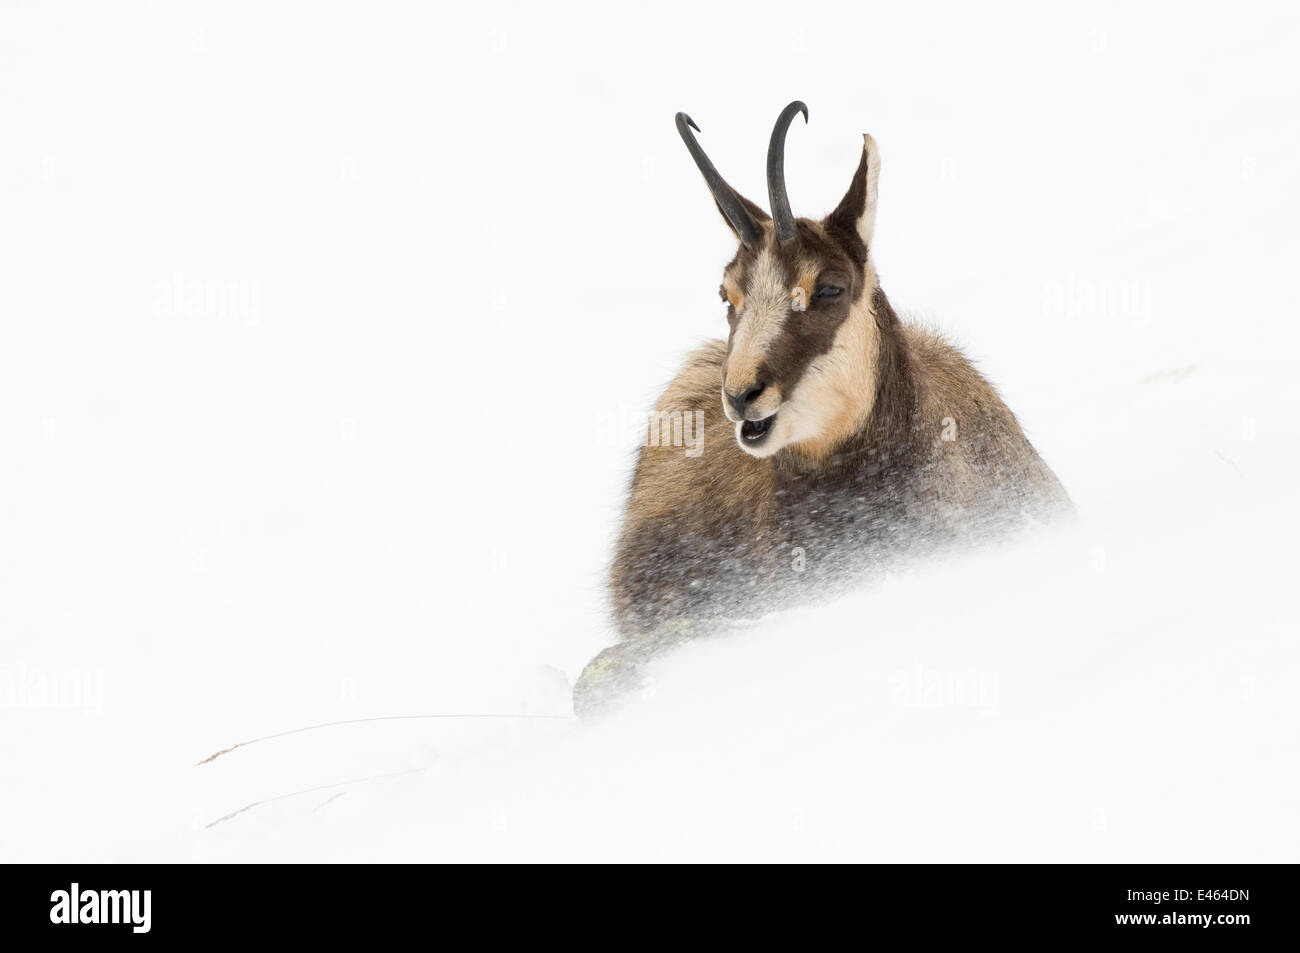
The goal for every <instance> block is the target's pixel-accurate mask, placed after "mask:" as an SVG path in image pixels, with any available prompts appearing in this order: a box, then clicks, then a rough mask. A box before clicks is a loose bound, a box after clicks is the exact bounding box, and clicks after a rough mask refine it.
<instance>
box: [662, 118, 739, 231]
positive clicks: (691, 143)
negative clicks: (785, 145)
mask: <svg viewBox="0 0 1300 953" xmlns="http://www.w3.org/2000/svg"><path fill="white" fill-rule="evenodd" d="M692 129H694V130H695V132H699V131H700V127H699V126H697V125H695V122H694V121H693V120H692V119H691V117H690V116H688V115H686V113H678V114H677V132H678V133H679V134H680V135H681V137H682V142H684V143H686V148H687V149H688V150H690V153H691V158H692V159H694V160H695V164H696V165H697V166H699V167H700V172H701V174H703V176H704V181H705V183H706V184H707V185H708V187H709V191H710V192H712V193H713V200H714V201H715V202H717V203H718V208H720V209H722V214H723V215H725V216H727V221H729V222H730V223H731V227H732V228H734V229H735V230H736V234H737V235H739V236H740V240H741V241H742V242H744V243H745V244H746V245H752V244H753V243H754V242H756V241H757V240H758V226H757V225H755V224H754V220H753V219H752V218H750V217H749V212H748V211H746V209H745V203H744V202H742V201H741V200H740V196H738V195H737V194H736V192H735V190H734V189H732V187H731V186H729V185H728V184H727V182H726V180H725V179H724V178H723V177H722V176H721V175H719V174H718V170H717V169H715V168H714V167H713V163H712V162H710V161H709V157H708V156H706V155H705V154H704V150H703V149H701V148H700V144H699V143H698V142H696V141H695V133H694V132H691V130H692Z"/></svg>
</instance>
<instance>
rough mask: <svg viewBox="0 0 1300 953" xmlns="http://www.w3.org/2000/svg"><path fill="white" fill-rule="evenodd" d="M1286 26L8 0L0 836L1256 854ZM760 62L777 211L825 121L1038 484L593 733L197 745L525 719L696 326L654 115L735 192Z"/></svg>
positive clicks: (0, 226)
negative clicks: (982, 379) (1023, 501)
mask: <svg viewBox="0 0 1300 953" xmlns="http://www.w3.org/2000/svg"><path fill="white" fill-rule="evenodd" d="M1298 62H1300V13H1298V12H1297V11H1296V9H1295V7H1294V5H1293V4H1284V3H1277V4H1254V3H1238V4H1234V5H1233V6H1232V7H1231V8H1222V9H1220V8H1214V9H1210V8H1206V9H1203V10H1202V9H1199V8H1197V7H1195V6H1188V5H1186V4H1170V5H1158V6H1157V5H1130V4H1120V3H1090V4H1086V5H1080V6H1079V7H1077V8H1076V9H1075V10H1074V11H1073V12H1062V11H1060V10H1055V9H1042V8H1041V7H1040V5H1037V4H1024V5H1015V6H1002V5H987V4H982V5H978V6H977V7H972V6H970V5H966V4H957V5H929V4H915V3H907V4H903V3H894V4H872V5H864V4H850V3H832V4H822V3H815V2H806V3H800V4H795V5H790V4H763V3H757V2H752V3H745V4H735V5H731V6H730V7H728V8H722V7H716V8H715V7H713V6H709V5H705V4H700V3H689V4H676V3H667V2H656V3H642V4H628V5H607V4H590V5H576V4H568V5H563V6H555V7H550V8H541V7H539V6H538V5H530V4H519V5H513V4H511V5H506V4H501V3H482V4H459V5H452V4H411V5H398V4H365V5H363V4H348V5H335V4H325V3H305V2H304V3H299V4H289V3H274V4H262V3H225V4H193V3H189V4H169V3H161V2H158V3H120V4H113V5H111V6H109V5H99V4H90V3H84V4H79V5H73V4H68V5H63V7H62V8H61V9H50V8H46V7H39V6H37V5H36V4H29V3H12V2H6V3H4V4H3V7H2V8H0V446H2V447H3V452H0V859H3V860H8V861H17V860H35V861H63V860H71V861H81V860H87V861H89V860H127V861H146V860H184V861H189V860H192V861H227V860H232V861H233V860H270V859H277V860H467V859H468V860H599V859H615V860H668V859H710V860H712V859H746V860H759V859H857V860H903V861H930V860H1048V861H1066V860H1085V861H1094V860H1095V861H1100V860H1121V861H1132V860H1143V861H1191V860H1195V861H1259V860H1274V861H1295V860H1297V859H1300V824H1298V823H1297V819H1298V816H1300V793H1298V792H1297V779H1298V775H1300V772H1298V770H1297V756H1298V755H1300V745H1298V743H1297V741H1298V738H1297V725H1298V723H1300V719H1298V717H1297V716H1298V715H1300V684H1298V682H1300V678H1298V676H1300V651H1298V650H1297V644H1296V640H1297V616H1298V612H1297V605H1296V603H1297V594H1296V589H1295V568H1296V557H1295V540H1296V528H1297V509H1298V505H1297V493H1296V484H1297V481H1298V480H1300V387H1298V385H1297V374H1298V372H1300V356H1298V352H1297V348H1298V346H1300V332H1298V331H1297V324H1298V323H1300V308H1298V307H1297V304H1298V301H1300V293H1298V292H1297V287H1298V286H1297V282H1296V262H1297V260H1300V227H1298V226H1300V165H1298V164H1297V146H1298V144H1300V68H1297V65H1296V64H1297V63H1298ZM795 98H800V99H803V100H805V101H806V102H807V103H808V105H809V107H810V110H811V121H810V123H809V124H808V125H806V126H805V125H804V124H803V123H796V125H795V126H794V127H793V128H792V129H791V131H790V136H789V144H788V148H787V160H786V168H787V177H788V181H789V189H790V195H791V197H792V202H793V204H794V207H795V211H796V213H797V214H802V215H809V216H815V215H821V214H824V213H825V212H826V211H828V210H829V209H831V208H832V207H834V205H835V203H836V202H837V201H838V199H839V197H840V196H841V194H842V193H843V192H844V190H845V189H846V188H847V186H848V183H849V180H850V177H851V176H852V173H853V170H854V168H855V166H856V164H857V161H858V153H859V150H860V148H861V138H860V134H861V133H862V132H864V131H869V132H871V133H872V134H873V135H874V136H875V137H876V139H877V141H878V142H879V143H880V147H881V150H882V155H883V171H882V176H881V187H880V213H879V219H878V225H877V232H876V243H875V249H874V254H875V256H876V260H877V262H878V267H879V270H880V274H881V276H882V284H883V286H884V288H885V290H886V292H887V293H888V294H889V295H890V298H891V300H892V301H893V303H894V304H895V306H896V307H897V308H899V309H900V310H902V311H904V312H906V313H909V314H911V315H915V316H919V317H920V318H921V319H923V320H925V321H927V322H929V323H932V324H934V325H936V326H937V327H939V328H941V329H943V330H944V331H945V332H946V333H947V334H948V335H950V337H951V338H952V339H954V340H955V341H957V342H959V343H960V344H961V345H963V346H964V347H965V348H966V350H967V352H968V354H969V355H970V356H971V357H972V358H973V359H974V360H976V362H977V363H978V365H979V366H980V367H981V368H982V369H983V370H984V371H985V373H986V374H987V375H988V376H989V377H990V379H991V380H992V381H993V382H994V383H995V384H996V385H997V386H998V388H999V389H1000V391H1001V393H1002V394H1003V396H1004V397H1005V399H1006V400H1007V402H1008V403H1009V405H1010V406H1011V407H1012V409H1013V410H1014V411H1015V412H1016V413H1017V415H1018V416H1019V418H1020V420H1021V422H1022V424H1023V426H1024V427H1025V429H1026V431H1027V432H1028V434H1029V435H1030V437H1031V439H1032V440H1033V441H1034V442H1035V444H1036V446H1037V447H1038V449H1039V450H1040V452H1041V453H1042V454H1043V456H1044V457H1045V458H1046V459H1047V461H1048V462H1049V463H1050V464H1051V465H1052V466H1053V467H1054V469H1055V470H1056V472H1057V473H1058V474H1059V475H1060V477H1061V479H1062V480H1063V482H1064V483H1065V485H1066V486H1067V488H1068V489H1069V491H1070V492H1071V494H1072V496H1073V498H1074V500H1075V502H1076V504H1077V506H1078V510H1079V514H1080V516H1079V520H1078V523H1077V525H1076V526H1074V527H1073V528H1071V529H1068V530H1065V531H1061V532H1058V533H1055V534H1051V535H1048V536H1047V537H1045V538H1043V539H1041V540H1037V541H1031V542H1026V543H1023V544H1020V545H1017V546H1013V547H1010V548H1004V549H1001V550H995V551H990V552H987V553H985V554H984V555H982V556H980V557H978V558H972V559H963V560H950V561H947V562H941V563H936V564H934V565H931V566H929V567H926V568H925V569H923V570H918V571H915V572H911V573H908V574H904V575H899V576H897V577H895V578H891V579H889V580H887V581H885V582H884V583H882V584H881V585H879V586H877V587H875V588H872V589H869V590H865V591H862V592H860V593H858V594H855V595H854V596H852V597H851V598H846V599H844V600H842V601H840V602H838V603H835V604H831V605H826V606H823V607H818V608H815V609H807V610H802V611H796V612H791V613H789V614H787V615H785V616H783V617H780V618H774V619H772V620H770V621H768V622H765V623H763V624H760V625H756V626H755V627H754V628H753V630H752V631H749V632H747V633H745V634H744V635H741V636H736V637H733V638H728V639H725V640H720V641H715V642H709V643H700V644H696V645H693V646H691V647H688V648H687V649H685V650H684V651H682V652H680V653H679V654H677V655H675V656H673V657H671V658H669V659H666V660H664V661H662V662H661V663H659V664H658V665H657V666H656V667H655V669H654V673H653V676H654V677H653V681H652V682H651V683H649V685H648V690H647V692H646V693H645V697H644V698H642V699H639V700H638V701H637V703H636V704H635V705H633V706H632V707H631V708H630V709H629V710H627V711H626V712H625V713H624V714H622V715H621V716H618V717H615V718H613V719H611V720H608V721H606V722H604V723H602V724H599V725H596V726H593V727H583V726H581V725H579V724H578V723H576V722H575V721H572V720H566V719H446V720H433V719H429V720H408V721H381V722H365V723H361V724H356V725H352V726H342V727H333V728H324V729H320V730H315V731H309V732H303V733H299V734H294V735H288V736H285V737H281V738H278V739H275V740H270V741H265V742H262V743H259V744H257V745H253V746H249V747H246V748H240V749H237V750H235V751H232V752H230V753H228V754H226V755H224V756H223V757H221V758H219V759H218V760H216V761H214V762H212V763H210V764H207V765H204V766H202V767H196V766H195V762H197V761H198V760H199V759H201V758H203V757H205V756H207V755H209V754H211V753H212V752H214V751H216V750H217V749H219V748H225V747H228V746H229V745H232V744H234V743H235V742H238V741H243V740H247V739H249V738H254V737H259V736H262V735H266V734H271V733H275V732H280V731H286V730H289V729H294V728H299V727H304V726H308V725H313V724H319V723H323V722H333V721H340V720H349V719H360V718H370V717H377V716H394V715H413V714H433V713H453V714H465V713H492V714H548V713H561V714H563V713H567V712H568V710H569V709H568V694H567V687H566V684H565V680H566V679H568V680H570V681H571V680H572V679H573V678H574V677H575V676H576V675H577V673H578V672H579V671H580V670H581V668H582V665H583V663H584V662H585V661H586V660H587V659H588V658H589V657H590V656H591V655H593V654H594V653H596V652H597V651H598V650H599V649H600V648H601V647H603V646H604V645H606V644H608V642H609V641H611V639H612V632H611V629H610V626H609V624H608V620H607V617H606V609H605V604H604V601H603V600H604V594H603V592H604V590H603V583H604V573H605V568H606V565H607V562H608V559H609V556H610V551H611V547H612V544H613V541H614V538H615V533H616V531H617V522H618V518H619V513H620V508H621V505H622V500H623V494H624V489H625V484H626V480H627V476H628V473H629V467H630V464H631V460H632V456H633V452H634V449H635V445H636V434H635V430H636V424H637V423H638V420H639V418H638V415H640V414H643V413H644V411H645V410H646V409H647V408H648V407H649V405H650V403H651V401H652V400H653V398H654V397H655V395H656V394H657V392H658V390H659V389H660V388H661V387H662V386H663V385H664V384H665V383H666V382H667V380H668V379H669V378H670V377H671V375H672V373H673V372H674V369H675V367H676V366H677V362H678V361H679V360H680V359H681V357H682V355H683V354H684V353H685V352H686V351H687V350H688V349H690V348H691V347H692V346H694V345H695V344H696V343H697V342H698V341H700V340H703V339H706V338H709V337H718V336H722V334H723V333H724V328H725V321H724V315H723V313H722V311H721V308H720V306H719V304H718V301H717V294H716V288H717V284H718V281H719V278H720V273H721V268H722V266H723V265H724V264H725V262H726V261H727V259H728V258H729V257H730V255H731V253H732V250H733V240H732V239H731V237H730V234H729V233H728V232H727V230H726V228H725V227H724V226H723V224H722V222H721V220H720V218H719V216H718V214H717V212H716V210H715V209H714V208H713V207H712V203H711V201H710V199H709V196H708V193H707V191H706V189H705V188H704V186H703V184H702V182H701V180H700V177H699V173H698V172H697V171H696V169H695V167H694V165H693V163H692V162H691V161H690V158H689V157H688V155H687V154H686V151H685V149H684V148H683V146H682V144H681V142H680V140H679V139H678V137H677V134H676V132H675V130H674V128H673V114H674V113H675V112H676V111H677V110H686V111H687V112H689V113H690V114H691V115H692V116H693V117H694V119H695V120H696V122H697V123H698V124H699V125H700V127H701V129H702V132H701V134H700V141H701V143H702V144H703V145H704V147H705V149H707V150H708V151H709V153H710V155H711V156H712V158H713V159H714V161H715V162H716V163H717V165H718V167H719V168H720V169H721V170H722V172H723V174H724V175H725V176H727V177H728V178H729V179H730V181H731V182H732V183H733V184H734V185H735V186H736V187H737V188H739V189H740V190H741V191H742V192H744V193H745V194H747V195H749V196H751V197H752V198H754V199H756V200H763V199H764V197H765V192H766V189H765V186H764V181H763V167H764V154H765V150H766V144H767V137H768V134H769V132H770V130H771V124H772V122H773V121H774V119H775V117H776V114H777V112H778V111H779V110H780V109H781V107H782V106H784V105H785V104H786V103H787V102H789V101H790V100H791V99H795ZM730 439H732V438H731V436H730V435H729V434H723V433H707V434H706V435H705V452H706V453H707V452H708V448H709V445H710V443H711V442H714V441H724V440H730ZM297 792H306V793H297ZM284 795H288V796H284ZM271 799H276V800H271ZM259 801H264V802H268V803H261V804H258V805H256V806H254V807H251V808H250V809H248V810H246V811H243V812H242V813H238V814H236V815H235V816H233V817H231V818H229V819H228V820H225V821H223V822H221V823H218V824H216V825H215V826H212V827H209V826H207V825H209V824H211V823H212V822H213V821H215V820H216V819H218V818H221V817H223V816H226V815H229V814H231V813H232V812H235V811H238V810H239V809H240V808H243V807H244V806H246V805H249V804H252V803H254V802H259Z"/></svg>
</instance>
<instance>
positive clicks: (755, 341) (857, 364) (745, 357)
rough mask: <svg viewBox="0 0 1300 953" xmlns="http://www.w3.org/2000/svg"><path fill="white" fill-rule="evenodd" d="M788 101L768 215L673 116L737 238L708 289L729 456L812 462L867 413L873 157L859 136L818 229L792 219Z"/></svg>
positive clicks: (770, 157) (687, 122) (871, 354)
mask: <svg viewBox="0 0 1300 953" xmlns="http://www.w3.org/2000/svg"><path fill="white" fill-rule="evenodd" d="M798 113H803V116H804V121H805V122H806V121H807V119H808V107H806V106H805V105H804V104H803V103H800V102H794V103H791V104H790V105H789V106H787V107H786V108H785V109H784V110H783V111H782V113H781V115H780V116H779V117H778V118H777V121H776V127H775V128H774V129H773V130H772V139H771V142H770V143H769V145H768V153H767V191H768V199H769V201H770V203H771V208H772V215H771V216H768V215H767V213H766V212H764V211H763V210H762V209H761V208H759V207H758V206H757V205H755V204H754V203H753V202H751V201H749V200H748V199H746V198H743V197H742V196H740V195H739V194H738V193H736V192H735V190H733V189H732V188H731V187H730V186H729V185H727V183H726V182H725V181H724V180H723V178H722V176H720V175H719V174H718V171H717V169H715V168H714V167H713V163H711V162H710V161H709V158H708V156H706V155H705V154H704V150H703V149H701V148H700V145H699V143H698V142H697V141H696V139H695V135H694V133H692V132H691V130H692V129H694V130H696V131H698V130H699V127H698V126H696V125H695V123H694V122H692V121H691V118H690V117H689V116H687V115H686V114H685V113H678V114H677V131H678V132H679V133H681V137H682V139H683V141H685V143H686V148H687V149H689V150H690V153H691V155H692V157H694V159H695V162H696V164H697V165H698V166H699V168H700V171H701V172H702V173H703V174H704V180H705V182H706V183H708V186H709V191H710V192H712V193H713V198H714V200H715V201H716V202H717V204H718V208H719V209H720V210H721V212H722V216H723V218H724V219H725V220H726V222H727V224H728V225H729V226H730V227H731V230H732V231H733V232H734V233H735V235H736V238H737V239H739V241H740V248H739V250H738V251H737V252H736V257H735V258H733V259H732V260H731V263H730V264H728V265H727V267H726V269H724V271H723V276H722V287H721V288H720V289H719V292H720V294H721V296H722V300H723V302H724V303H725V304H726V306H727V322H728V323H729V324H730V325H731V334H730V337H729V338H728V341H727V358H726V362H725V364H724V366H723V375H722V409H723V411H724V412H725V413H726V415H727V418H728V419H729V420H731V421H732V422H733V423H735V425H736V440H737V442H738V443H739V444H740V446H741V448H742V449H743V450H744V451H745V452H746V453H750V454H752V455H754V456H756V457H768V456H771V455H772V454H774V453H776V452H777V451H779V450H781V449H783V448H786V447H788V448H790V449H791V451H792V452H794V453H798V454H800V455H802V456H805V457H809V458H812V459H820V458H823V457H824V456H826V455H827V454H829V453H830V452H831V451H832V450H833V449H834V448H835V447H836V446H837V445H838V444H839V443H840V442H842V441H843V440H844V439H845V438H847V437H849V436H851V435H852V434H853V433H855V432H856V431H857V430H858V429H859V428H860V427H861V426H862V425H863V423H864V422H865V421H866V419H867V417H868V415H869V414H870V412H871V407H872V402H873V400H874V398H875V390H876V355H877V350H878V343H879V330H878V328H877V326H876V317H875V310H876V307H875V301H876V293H877V289H878V285H877V280H876V273H875V269H874V268H873V267H872V264H871V261H870V247H871V233H872V230H873V228H874V226H875V218H876V186H877V182H878V181H879V177H880V155H879V152H878V151H877V149H876V143H875V140H873V139H872V138H871V137H870V136H868V135H864V136H863V137H862V138H863V147H862V158H861V161H860V162H859V163H858V169H857V172H856V173H855V174H854V176H853V182H852V183H851V184H850V186H849V190H848V192H847V193H845V195H844V198H843V199H842V200H841V201H840V204H839V206H838V207H837V208H836V209H835V211H833V212H831V213H830V214H829V215H827V216H826V217H825V218H823V219H822V220H821V221H813V220H811V219H806V218H795V217H794V216H793V215H792V214H791V212H790V200H789V198H787V196H786V191H785V135H786V130H787V129H789V127H790V123H791V122H792V121H793V119H794V117H795V116H796V115H797V114H798Z"/></svg>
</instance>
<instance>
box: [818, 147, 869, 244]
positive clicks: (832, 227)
mask: <svg viewBox="0 0 1300 953" xmlns="http://www.w3.org/2000/svg"><path fill="white" fill-rule="evenodd" d="M879 186H880V150H879V149H878V148H877V147H876V140H875V139H872V138H871V136H869V135H867V134H866V133H863V134H862V159H861V161H860V162H859V163H858V171H857V172H855V173H853V183H852V184H851V185H850V186H849V190H848V191H847V192H846V193H844V198H842V199H840V204H839V206H838V207H837V208H836V209H835V211H833V212H831V214H830V215H828V216H826V220H825V223H824V224H825V225H826V228H827V230H828V231H830V232H832V233H833V234H835V235H836V236H837V237H839V238H840V240H841V241H843V242H844V243H845V244H846V245H849V246H850V247H851V248H852V249H853V251H855V252H856V253H857V255H856V257H859V258H861V259H862V260H863V261H865V260H866V257H867V250H868V249H869V248H870V247H871V236H872V233H874V232H875V230H876V193H877V191H878V189H879ZM859 242H860V243H861V247H860V248H858V247H856V246H857V245H858V243H859Z"/></svg>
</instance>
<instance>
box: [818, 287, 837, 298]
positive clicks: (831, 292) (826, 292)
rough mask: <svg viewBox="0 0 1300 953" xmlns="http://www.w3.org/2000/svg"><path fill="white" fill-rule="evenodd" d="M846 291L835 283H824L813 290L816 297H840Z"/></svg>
mask: <svg viewBox="0 0 1300 953" xmlns="http://www.w3.org/2000/svg"><path fill="white" fill-rule="evenodd" d="M843 291H844V289H843V288H837V287H835V286H834V285H822V286H821V287H819V288H818V289H817V290H816V291H814V292H813V297H814V298H838V297H839V296H840V294H841V293H842V292H843Z"/></svg>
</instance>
